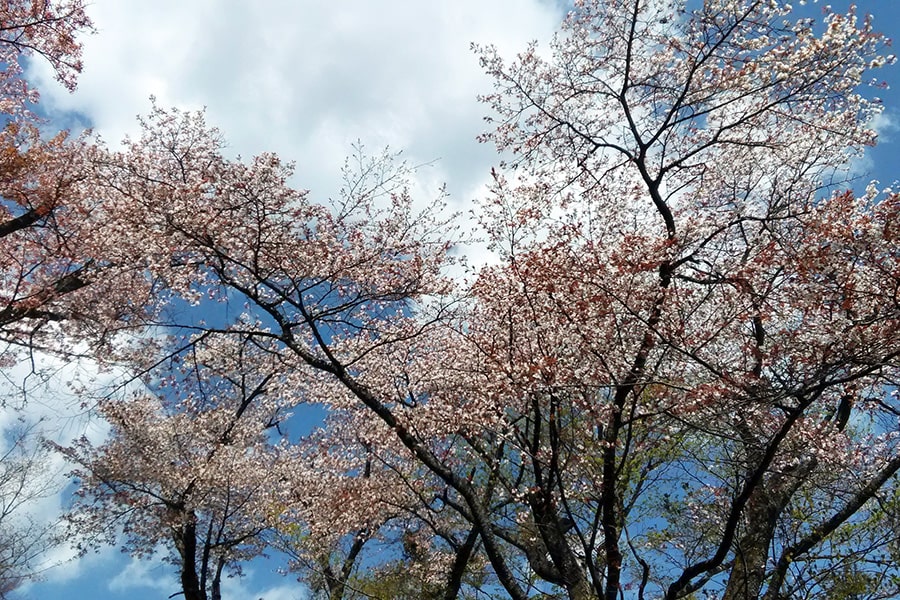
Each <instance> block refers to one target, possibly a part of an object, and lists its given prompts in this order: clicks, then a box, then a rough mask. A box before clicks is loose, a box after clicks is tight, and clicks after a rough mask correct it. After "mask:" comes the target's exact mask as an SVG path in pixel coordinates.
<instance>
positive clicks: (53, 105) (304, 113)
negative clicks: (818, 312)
mask: <svg viewBox="0 0 900 600" xmlns="http://www.w3.org/2000/svg"><path fill="white" fill-rule="evenodd" d="M797 1H798V3H799V0H797ZM821 4H822V3H819V4H818V5H815V4H813V3H812V2H810V3H809V5H808V6H807V7H806V8H805V10H809V11H810V12H811V13H812V14H815V13H816V12H819V11H820V10H821ZM831 4H832V6H833V8H834V9H835V10H836V11H840V10H843V9H845V8H846V7H847V6H848V5H849V4H850V3H849V2H847V1H846V0H833V1H832V2H831ZM856 4H857V5H858V12H859V13H861V14H864V13H867V12H871V13H873V14H874V15H875V16H876V19H875V23H876V27H877V29H879V30H880V31H882V32H883V33H885V34H887V35H888V36H889V37H890V36H893V37H896V38H897V39H898V43H900V2H898V1H896V0H860V1H858V2H857V3H856ZM557 6H558V3H555V2H551V1H549V0H544V1H541V0H492V2H490V3H485V2H481V1H480V0H455V1H454V2H452V3H451V2H418V1H416V0H380V1H379V2H367V1H366V0H347V1H345V2H340V3H331V2H316V1H315V0H302V1H296V2H284V1H282V2H279V1H277V0H258V1H256V2H218V1H216V0H188V1H185V0H155V1H153V2H148V1H140V0H93V2H91V6H90V8H89V12H90V14H91V15H92V17H93V18H94V20H95V22H96V25H97V28H98V33H97V34H96V35H93V36H91V37H89V38H88V39H87V40H86V46H85V53H84V63H85V71H84V73H83V76H82V78H81V80H80V83H79V88H78V90H77V91H76V92H75V93H74V94H68V93H66V92H65V91H64V90H61V89H60V88H59V87H58V86H57V85H55V84H54V83H53V82H52V76H51V75H50V74H49V72H48V71H47V69H46V67H45V66H42V65H41V64H36V65H35V70H34V71H33V72H32V73H31V75H32V76H33V77H34V78H35V79H36V80H37V83H38V88H39V89H40V90H41V91H42V92H43V99H44V104H45V107H46V109H47V110H49V111H50V112H51V114H59V115H63V116H64V118H65V119H66V121H67V122H79V123H82V124H83V125H90V126H92V127H93V128H94V130H95V131H96V132H97V133H99V134H100V135H101V136H102V137H103V138H104V139H106V140H108V141H113V142H114V141H117V140H119V139H121V137H122V136H123V135H125V134H127V133H128V132H135V131H136V122H135V116H136V115H137V114H139V113H143V112H146V111H147V110H148V109H149V107H150V103H149V100H148V98H149V96H151V95H155V96H156V97H157V98H158V101H159V104H160V105H162V106H168V105H177V106H180V107H182V108H199V107H202V106H205V107H207V111H208V118H209V120H210V121H211V122H212V123H213V124H215V125H216V126H218V127H220V128H221V129H222V131H223V133H224V134H225V136H226V138H227V139H228V140H229V142H230V144H231V149H233V151H234V153H235V154H241V155H244V156H249V155H252V154H255V153H258V152H261V151H264V150H272V151H276V152H278V153H279V154H280V155H282V156H283V157H285V158H287V159H291V160H295V161H297V167H298V168H297V185H298V186H302V187H304V188H309V189H311V190H312V192H313V197H314V198H327V197H328V196H331V195H334V194H335V193H336V186H337V182H338V181H339V179H338V176H339V168H340V165H341V164H342V161H343V157H344V156H345V155H346V154H347V153H348V152H349V151H350V148H351V145H352V143H353V142H355V141H356V140H362V141H363V142H364V143H365V144H366V145H367V146H368V147H370V148H380V147H383V146H385V145H390V146H391V147H392V148H395V149H403V150H404V152H405V156H406V157H407V158H408V160H409V161H410V162H412V163H416V164H418V163H429V162H432V161H435V159H437V162H435V163H434V164H433V165H432V166H431V167H429V168H427V169H425V170H423V171H422V172H421V180H420V181H419V182H418V184H417V185H418V187H419V188H420V189H419V190H417V191H418V192H419V193H422V194H424V195H429V194H433V193H434V192H436V190H437V188H438V186H439V185H440V183H442V182H446V183H447V184H448V190H449V192H450V194H451V198H450V199H451V202H452V203H453V204H452V207H454V208H458V209H465V208H467V204H468V202H469V201H470V200H471V199H472V198H474V197H476V196H479V195H482V193H483V192H482V191H481V190H482V189H483V186H484V184H485V183H486V182H487V180H488V178H489V176H490V167H491V164H492V163H493V162H495V156H494V154H493V152H492V150H491V148H490V147H488V146H486V145H479V144H478V143H476V142H475V140H474V138H475V136H476V135H477V134H478V133H479V132H480V131H481V130H482V129H483V123H482V120H481V117H482V115H483V114H484V111H485V109H484V107H483V106H482V105H480V104H479V103H478V102H476V100H475V96H476V94H478V93H480V92H486V91H488V90H489V89H490V88H489V86H490V82H489V81H488V80H487V78H486V77H485V76H483V75H482V74H481V71H480V69H479V67H478V64H477V59H476V58H475V57H474V55H473V54H472V53H471V52H470V51H469V43H470V42H473V41H475V42H492V43H495V44H496V45H497V46H498V47H499V48H500V49H501V51H503V52H504V53H505V54H507V55H509V56H511V55H512V54H514V53H515V52H516V51H518V50H521V49H522V48H523V47H524V46H525V44H526V43H527V42H528V41H529V40H531V39H538V40H544V41H546V40H547V39H548V38H549V37H550V35H551V34H552V32H553V30H554V29H555V27H556V25H557V23H558V21H559V18H560V15H559V12H558V8H556V7H557ZM898 53H900V50H898ZM881 76H882V77H883V78H884V79H885V80H886V81H887V82H888V83H889V84H892V89H889V90H879V91H877V95H878V96H880V97H881V98H883V100H884V104H885V106H886V111H885V115H884V118H883V119H881V121H880V123H879V128H880V131H881V143H880V145H879V146H878V147H877V148H875V149H873V150H871V151H869V152H868V153H867V156H866V159H865V160H864V161H862V163H861V165H860V166H861V169H862V170H863V172H864V174H863V175H862V176H861V177H860V179H859V184H858V186H857V187H858V188H859V189H862V188H864V187H865V184H866V183H867V182H868V181H869V180H870V179H878V180H880V181H881V182H882V184H883V185H890V184H892V182H893V181H894V179H895V178H897V172H896V164H897V162H898V154H900V128H897V126H896V124H900V66H895V67H893V68H889V69H885V70H883V72H882V73H881ZM51 362H52V361H51ZM59 366H60V367H61V368H62V365H59ZM73 369H75V368H74V367H73V366H72V365H67V366H65V368H64V370H62V371H61V372H60V374H59V376H58V377H57V379H56V380H55V383H54V384H53V386H56V388H55V389H61V388H62V385H61V384H62V382H64V381H68V380H70V379H72V378H73V377H75V371H73ZM80 369H81V370H82V372H83V373H84V375H85V377H88V376H89V375H90V373H91V366H90V365H82V366H81V367H80ZM11 378H12V379H14V378H15V376H12V377H11ZM51 387H52V386H51ZM36 394H38V392H36ZM47 398H53V399H52V400H47V401H46V402H44V403H41V402H38V403H37V404H36V408H34V411H35V414H36V415H37V414H38V413H40V414H42V415H45V416H47V418H48V421H53V419H56V421H53V422H54V423H55V425H54V426H53V427H54V430H53V435H54V436H55V437H57V439H60V440H65V439H66V438H69V439H71V437H74V436H75V435H78V434H79V433H80V431H81V429H83V428H84V427H86V426H87V427H90V428H91V429H90V433H91V435H92V436H94V437H97V438H100V437H102V435H103V428H102V426H101V425H98V424H96V423H88V421H87V420H86V419H85V418H84V415H82V414H81V413H80V411H79V409H78V407H77V402H74V401H73V399H72V398H71V397H66V396H65V395H64V394H63V393H62V392H59V393H58V394H57V393H48V395H47ZM61 407H66V410H68V413H67V416H66V417H65V418H63V419H59V418H57V417H56V415H58V414H60V411H61V410H62V408H61ZM8 422H9V419H8V416H7V417H6V418H4V415H3V414H2V413H0V426H6V425H7V424H8ZM57 466H59V465H57ZM59 471H60V472H61V471H62V468H61V467H60V469H59ZM58 504H59V499H58V498H52V499H48V500H47V501H46V502H43V503H41V506H40V507H36V510H39V511H44V512H46V513H48V514H50V513H52V512H53V511H54V510H55V509H56V507H58ZM66 554H67V553H66V552H65V551H62V550H61V551H59V552H58V553H57V554H56V555H54V557H53V558H52V559H51V560H56V559H63V558H65V556H66ZM280 566H282V565H281V564H278V563H277V561H270V562H268V563H267V562H257V563H254V564H252V565H251V566H250V568H249V569H248V571H247V572H248V575H247V577H246V578H244V579H243V580H240V581H235V580H230V581H228V582H226V588H225V595H226V599H227V600H237V599H243V598H250V599H256V598H265V599H266V600H299V599H301V598H303V597H304V592H303V589H302V588H301V587H300V586H299V584H297V583H296V582H294V581H293V579H292V578H291V577H282V576H280V575H278V574H276V573H273V572H272V570H273V569H274V568H278V567H280ZM177 591H178V581H177V577H176V575H175V570H174V568H173V567H172V566H171V565H168V564H164V563H161V562H159V561H145V562H135V561H132V560H130V559H129V558H128V557H127V556H124V555H122V554H120V553H119V552H118V550H117V549H114V548H111V549H108V550H107V551H104V552H102V553H101V554H99V555H91V556H88V557H86V558H85V559H82V560H74V561H66V562H64V563H63V564H62V565H61V566H58V567H56V568H54V569H51V570H49V571H48V572H47V573H46V577H45V581H44V582H41V583H38V584H34V585H31V586H28V587H26V588H25V589H23V590H21V591H20V592H19V593H18V597H19V598H22V599H29V600H30V599H34V600H37V599H45V598H67V599H69V600H87V599H88V598H90V599H92V600H94V599H98V598H100V599H102V598H121V597H129V598H130V599H131V600H150V599H154V600H155V599H160V598H166V597H168V596H169V595H170V594H172V593H175V592H177Z"/></svg>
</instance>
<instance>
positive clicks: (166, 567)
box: [108, 550, 178, 595]
mask: <svg viewBox="0 0 900 600" xmlns="http://www.w3.org/2000/svg"><path fill="white" fill-rule="evenodd" d="M161 556H165V550H160V551H159V552H157V553H156V554H154V555H153V557H152V558H149V559H145V560H138V559H135V558H132V559H131V560H130V561H129V562H128V564H127V565H126V566H125V568H124V569H122V570H121V571H120V572H119V574H118V575H116V576H115V577H113V578H112V579H111V580H110V581H109V586H108V587H109V591H111V592H116V593H117V594H122V593H123V592H128V591H130V590H134V589H135V588H149V589H152V590H157V591H159V592H163V593H165V594H166V595H168V594H170V593H172V592H173V591H175V590H176V589H177V588H178V582H177V580H176V578H175V576H174V572H175V567H173V566H172V565H171V564H168V563H166V562H164V561H163V560H162V559H161V558H160V557H161Z"/></svg>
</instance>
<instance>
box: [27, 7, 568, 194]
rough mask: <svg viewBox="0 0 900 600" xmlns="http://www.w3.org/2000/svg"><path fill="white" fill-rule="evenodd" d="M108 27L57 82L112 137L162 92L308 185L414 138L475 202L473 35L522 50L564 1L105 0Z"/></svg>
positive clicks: (60, 101) (545, 29)
mask: <svg viewBox="0 0 900 600" xmlns="http://www.w3.org/2000/svg"><path fill="white" fill-rule="evenodd" d="M90 14H91V15H92V16H93V18H94V19H95V21H96V25H97V29H98V34H97V35H94V36H91V37H90V38H88V39H87V40H86V44H85V53H84V64H85V70H84V73H83V75H82V77H81V79H80V82H79V88H78V90H77V91H76V93H75V94H74V95H71V96H70V95H68V94H66V93H65V92H64V91H62V90H61V89H60V88H59V86H57V85H53V84H52V82H50V81H49V77H48V75H47V69H46V66H45V65H38V67H37V68H38V69H40V71H41V73H43V76H42V78H41V81H40V82H39V89H42V90H45V91H44V98H45V101H46V102H47V103H48V105H50V106H53V107H55V108H57V109H63V110H74V111H78V112H79V113H82V114H83V115H85V116H86V117H87V118H89V119H90V121H91V122H93V123H94V125H95V127H96V130H97V131H98V132H100V133H101V134H102V135H103V136H104V137H105V138H106V139H108V140H110V141H118V139H119V138H120V137H121V136H122V135H123V134H124V133H125V132H128V131H134V130H135V121H134V116H135V115H136V114H138V113H141V112H146V111H147V109H148V107H149V103H148V101H147V97H148V96H149V95H150V94H154V95H156V96H157V97H158V98H159V101H160V103H161V104H162V105H163V106H166V105H170V104H174V105H178V106H180V107H182V108H185V107H187V108H190V107H194V108H196V107H200V106H206V107H208V111H209V117H210V120H211V121H212V122H213V123H215V124H216V125H218V126H220V127H221V128H222V129H223V132H224V133H225V135H226V137H227V139H228V140H229V141H230V142H231V144H232V146H233V148H234V150H235V151H236V152H239V153H241V154H244V155H250V154H256V153H259V152H261V151H264V150H273V151H276V152H278V153H279V154H280V155H282V156H283V157H285V158H287V159H292V160H296V161H297V163H298V185H301V186H303V187H307V188H311V189H312V190H313V192H314V194H316V196H317V197H327V196H328V195H330V194H333V193H334V191H335V190H336V187H335V182H336V180H337V173H338V169H339V167H340V165H341V162H342V160H343V157H344V156H345V155H347V154H348V153H349V151H350V145H351V144H352V143H353V142H354V141H355V140H357V139H361V140H362V141H363V142H364V143H365V144H366V145H367V146H368V147H370V148H372V149H376V148H380V147H382V146H384V145H390V146H391V147H393V148H396V149H404V150H405V151H406V153H407V155H408V156H409V158H410V160H411V162H415V163H422V162H429V161H432V160H434V159H440V161H439V162H438V163H437V166H436V167H435V172H434V174H433V179H435V180H442V181H447V182H448V184H449V186H450V190H451V192H452V194H453V197H454V198H455V199H456V200H457V201H459V202H467V201H468V200H469V199H470V198H471V197H472V196H473V195H474V194H476V193H480V191H479V186H480V184H481V183H482V181H483V180H484V177H485V176H486V174H487V172H488V171H489V168H490V164H491V162H492V161H493V149H492V148H490V147H488V146H482V145H479V144H478V143H476V142H475V140H474V137H475V136H476V135H477V134H478V133H480V132H481V131H482V129H483V125H482V116H483V114H484V113H485V107H483V106H482V105H480V104H479V103H478V102H477V101H476V99H475V96H476V95H477V94H478V93H481V92H488V91H490V86H491V83H490V80H489V79H488V78H487V77H486V76H484V75H483V74H482V73H481V70H480V67H479V66H478V61H477V57H475V56H474V55H473V54H472V53H471V51H470V50H469V44H470V43H471V42H481V43H488V42H489V43H494V44H496V45H497V46H498V47H500V48H501V49H503V50H504V51H505V52H507V53H508V54H510V55H511V54H513V53H515V52H516V51H518V50H521V49H523V48H524V46H525V44H526V43H527V42H528V41H529V40H531V39H544V40H546V39H548V38H549V37H550V36H551V34H552V32H553V30H554V29H555V27H556V25H557V24H558V22H559V20H560V16H561V15H560V13H559V12H558V9H557V8H556V7H555V5H554V4H553V3H552V2H547V1H544V2H541V1H539V0H497V1H495V2H489V3H485V2H480V1H479V0H459V1H457V2H453V3H445V2H416V1H415V0H385V1H383V2H367V1H366V0H352V1H347V2H340V3H334V2H330V3H323V2H316V1H314V0H304V1H298V2H286V1H278V0H261V1H259V2H252V3H245V2H213V1H212V0H194V1H191V2H184V1H182V0H160V1H157V2H152V3H137V2H121V1H120V0H97V1H96V2H94V3H92V5H91V7H90Z"/></svg>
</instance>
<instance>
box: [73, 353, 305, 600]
mask: <svg viewBox="0 0 900 600" xmlns="http://www.w3.org/2000/svg"><path fill="white" fill-rule="evenodd" d="M255 350H256V349H255V348H254V347H253V345H247V344H240V343H237V344H236V343H233V340H230V339H214V338H205V339H204V340H198V341H196V342H195V344H194V345H193V347H192V349H191V352H190V353H189V355H188V357H189V358H187V357H185V358H184V359H180V360H179V361H178V362H179V364H178V366H177V367H172V366H171V365H169V366H168V368H167V369H166V371H165V374H164V373H163V372H162V371H158V372H157V373H155V374H156V375H158V376H159V377H158V378H157V379H156V380H155V382H154V384H153V387H155V388H156V389H157V390H158V392H157V393H156V394H151V393H139V394H135V395H133V396H131V397H129V398H126V399H110V398H107V399H104V400H102V401H100V403H99V406H98V411H99V413H100V415H101V416H102V417H104V418H105V419H106V420H107V421H108V422H109V423H110V424H111V426H112V432H111V435H110V439H109V440H108V441H107V442H105V443H104V444H102V445H100V446H94V445H92V444H91V443H90V442H89V441H87V440H86V439H82V440H81V441H79V442H78V443H76V444H75V445H74V446H72V447H69V448H63V447H58V449H59V450H60V451H61V452H63V453H64V454H65V455H66V456H67V458H69V460H70V461H72V462H73V463H75V464H76V470H75V471H74V472H73V476H74V477H75V478H76V480H77V481H79V486H80V487H79V489H78V492H77V493H78V498H77V500H76V502H75V503H74V505H73V506H72V507H71V509H70V512H69V513H68V519H69V522H70V525H71V527H72V529H73V533H72V534H71V537H73V538H74V539H77V540H79V545H80V548H81V549H82V551H87V550H89V549H90V548H91V547H95V546H96V545H97V544H99V543H101V542H106V543H114V542H116V541H118V540H120V539H122V540H123V549H124V550H126V551H128V552H129V553H131V554H132V555H133V556H135V557H139V558H140V557H147V556H149V555H152V554H153V553H154V552H156V551H157V550H158V547H159V546H162V547H164V548H165V549H166V551H168V552H169V554H168V556H167V559H168V560H170V561H171V562H173V563H174V564H176V565H177V566H178V569H179V571H180V581H181V591H182V593H183V594H184V597H185V598H186V599H188V600H220V599H221V598H222V592H221V582H222V576H223V573H227V572H232V573H236V574H240V566H241V563H242V562H244V561H246V560H249V559H251V558H253V557H254V556H257V555H258V554H260V553H261V552H262V551H263V549H264V548H265V547H266V541H265V534H266V532H267V531H269V530H270V529H271V528H272V526H273V525H274V524H275V522H276V516H277V511H279V510H280V509H281V508H282V507H284V506H285V503H286V501H287V500H286V499H287V498H288V496H287V493H286V491H283V490H285V489H286V487H287V486H286V482H287V481H289V475H290V468H289V467H290V466H291V465H292V464H293V462H294V461H293V460H292V457H293V453H292V452H291V450H290V449H289V448H287V447H286V446H285V445H284V444H283V443H281V442H279V441H277V440H276V439H274V438H273V436H271V435H270V430H273V429H274V428H276V427H277V425H278V423H279V421H280V420H281V419H283V418H285V414H284V410H283V405H282V403H281V402H279V400H278V398H279V397H281V398H289V397H290V395H289V394H288V393H286V392H285V391H284V390H283V389H281V387H280V382H279V381H278V380H277V378H276V376H275V374H274V373H275V371H273V370H268V371H259V370H258V369H259V368H260V367H261V366H262V365H261V363H259V362H257V361H254V360H252V356H251V355H252V354H253V352H254V351H255ZM276 437H277V436H276Z"/></svg>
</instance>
